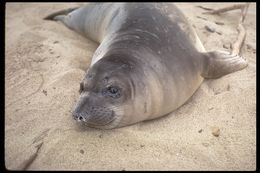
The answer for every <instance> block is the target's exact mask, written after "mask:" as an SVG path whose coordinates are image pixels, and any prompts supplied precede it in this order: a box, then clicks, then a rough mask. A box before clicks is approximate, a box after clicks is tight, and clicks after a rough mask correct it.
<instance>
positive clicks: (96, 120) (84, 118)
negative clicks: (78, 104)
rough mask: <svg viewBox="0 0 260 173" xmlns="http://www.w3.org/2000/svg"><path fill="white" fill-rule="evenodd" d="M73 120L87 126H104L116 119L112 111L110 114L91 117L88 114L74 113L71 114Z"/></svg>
mask: <svg viewBox="0 0 260 173" xmlns="http://www.w3.org/2000/svg"><path fill="white" fill-rule="evenodd" d="M72 116H73V118H74V120H76V121H77V122H83V123H84V124H85V125H87V126H94V127H97V126H106V125H108V124H110V123H112V122H113V121H114V120H115V119H116V118H115V116H114V111H111V112H110V114H107V113H106V114H101V115H91V114H89V113H76V112H73V114H72Z"/></svg>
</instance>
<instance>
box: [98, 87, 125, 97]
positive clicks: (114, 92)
mask: <svg viewBox="0 0 260 173" xmlns="http://www.w3.org/2000/svg"><path fill="white" fill-rule="evenodd" d="M102 94H103V95H104V96H110V97H112V98H118V97H120V96H121V90H120V88H119V87H117V86H109V87H107V88H105V89H104V90H103V91H102Z"/></svg>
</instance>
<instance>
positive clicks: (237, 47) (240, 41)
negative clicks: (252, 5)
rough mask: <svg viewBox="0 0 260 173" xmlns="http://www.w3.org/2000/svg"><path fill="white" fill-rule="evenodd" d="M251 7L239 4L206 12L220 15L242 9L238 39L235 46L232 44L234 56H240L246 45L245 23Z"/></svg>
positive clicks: (247, 4)
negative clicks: (243, 46) (244, 44)
mask: <svg viewBox="0 0 260 173" xmlns="http://www.w3.org/2000/svg"><path fill="white" fill-rule="evenodd" d="M248 7H249V3H246V4H237V5H233V6H230V7H225V8H221V9H218V10H212V11H208V12H204V14H220V13H223V12H226V11H231V10H236V9H241V17H240V19H239V23H238V27H237V30H238V37H237V40H236V42H235V43H234V44H232V52H231V54H232V55H239V53H240V50H241V47H242V45H243V43H244V40H245V37H246V30H245V28H244V26H243V22H244V20H245V17H246V14H247V10H248Z"/></svg>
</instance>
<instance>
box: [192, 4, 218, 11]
mask: <svg viewBox="0 0 260 173" xmlns="http://www.w3.org/2000/svg"><path fill="white" fill-rule="evenodd" d="M196 7H198V8H202V9H203V10H209V11H211V10H214V9H212V8H207V7H203V6H201V5H197V6H196Z"/></svg>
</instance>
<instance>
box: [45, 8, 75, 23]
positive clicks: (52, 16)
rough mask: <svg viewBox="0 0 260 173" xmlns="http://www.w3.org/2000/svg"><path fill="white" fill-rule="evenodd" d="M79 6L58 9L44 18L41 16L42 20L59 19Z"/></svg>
mask: <svg viewBox="0 0 260 173" xmlns="http://www.w3.org/2000/svg"><path fill="white" fill-rule="evenodd" d="M78 8H79V7H75V8H69V9H65V10H60V11H57V12H55V13H52V14H50V15H48V16H46V17H45V18H43V19H44V20H55V21H57V20H61V18H62V17H63V18H64V17H65V16H66V15H67V14H69V13H70V12H72V11H74V10H76V9H78Z"/></svg>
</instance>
